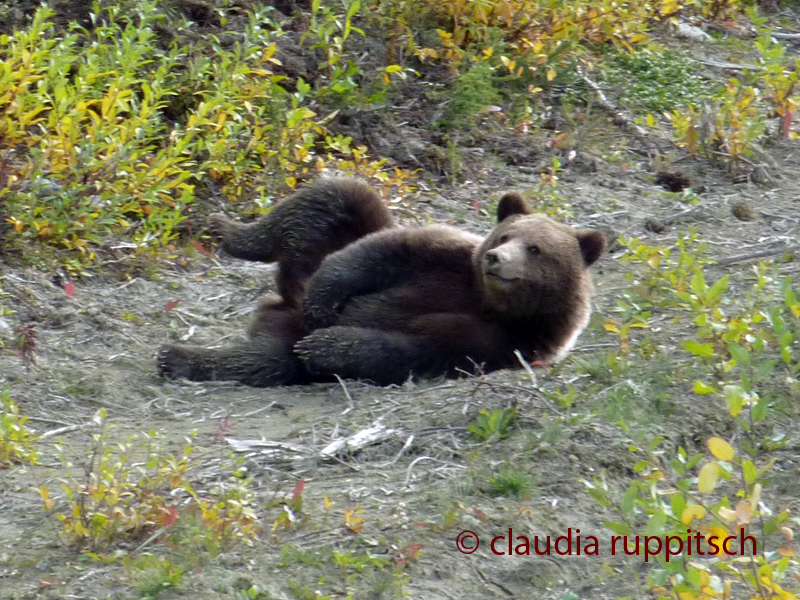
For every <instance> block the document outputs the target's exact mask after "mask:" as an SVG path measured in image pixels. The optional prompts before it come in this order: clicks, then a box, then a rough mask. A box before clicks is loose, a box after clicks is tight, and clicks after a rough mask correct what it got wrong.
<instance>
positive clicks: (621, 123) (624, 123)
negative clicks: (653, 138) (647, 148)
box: [578, 68, 649, 138]
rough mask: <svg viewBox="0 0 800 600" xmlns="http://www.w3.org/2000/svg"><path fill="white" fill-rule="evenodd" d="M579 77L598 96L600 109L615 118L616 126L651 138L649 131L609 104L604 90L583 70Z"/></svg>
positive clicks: (579, 71)
mask: <svg viewBox="0 0 800 600" xmlns="http://www.w3.org/2000/svg"><path fill="white" fill-rule="evenodd" d="M578 75H579V76H580V78H581V79H582V80H583V83H585V84H586V85H587V86H588V87H589V88H591V90H592V91H593V92H594V93H595V94H597V100H598V102H597V103H598V104H599V105H600V108H602V109H603V110H604V111H606V112H607V113H609V114H610V115H611V116H612V117H614V119H613V123H614V125H616V126H618V127H623V128H625V129H627V130H629V131H631V132H632V133H634V134H636V135H637V136H639V137H642V138H649V136H648V134H647V131H645V130H644V129H643V128H642V127H639V126H638V125H637V124H636V123H634V122H633V119H632V118H631V117H630V116H628V115H626V114H625V113H623V112H622V111H621V110H619V109H618V108H617V107H616V106H614V105H613V104H612V103H611V102H609V100H608V98H607V97H606V95H605V94H604V93H603V90H601V89H600V86H599V85H597V84H596V83H595V82H594V81H592V80H591V79H589V77H588V76H587V75H586V74H585V73H584V72H583V69H580V68H579V69H578Z"/></svg>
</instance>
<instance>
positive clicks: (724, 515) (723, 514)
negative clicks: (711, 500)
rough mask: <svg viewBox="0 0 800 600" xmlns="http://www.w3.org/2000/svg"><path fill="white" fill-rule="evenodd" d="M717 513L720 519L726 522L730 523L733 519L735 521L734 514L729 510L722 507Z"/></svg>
mask: <svg viewBox="0 0 800 600" xmlns="http://www.w3.org/2000/svg"><path fill="white" fill-rule="evenodd" d="M717 512H718V513H719V516H720V518H721V519H724V520H726V521H728V522H731V521H733V520H734V519H736V512H735V511H732V510H731V509H730V508H726V507H724V506H722V507H720V509H719V510H718V511H717Z"/></svg>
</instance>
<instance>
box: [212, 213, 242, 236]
mask: <svg viewBox="0 0 800 600" xmlns="http://www.w3.org/2000/svg"><path fill="white" fill-rule="evenodd" d="M235 226H236V222H235V221H233V220H231V219H230V218H229V217H228V216H227V215H226V214H225V213H221V212H215V213H211V214H210V215H208V218H207V219H206V230H207V231H208V234H209V235H210V236H211V237H212V238H214V239H215V240H217V241H219V240H224V239H225V238H226V237H227V236H228V234H229V233H230V231H231V229H233V228H234V227H235Z"/></svg>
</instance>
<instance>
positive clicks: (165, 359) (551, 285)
mask: <svg viewBox="0 0 800 600" xmlns="http://www.w3.org/2000/svg"><path fill="white" fill-rule="evenodd" d="M497 221H498V224H497V226H496V227H495V229H494V230H493V231H492V232H491V233H490V234H489V235H488V236H487V237H485V238H481V237H479V236H476V235H473V234H470V233H466V232H464V231H461V230H459V229H457V228H454V227H449V226H443V225H428V226H422V227H398V226H396V225H395V224H394V223H393V220H392V218H391V215H390V213H389V211H388V210H387V209H386V207H385V205H384V204H383V202H382V201H381V200H380V199H379V198H378V196H377V195H375V194H374V193H373V192H371V191H370V190H369V189H368V188H367V187H366V186H364V185H363V184H360V183H357V182H355V181H352V180H327V181H326V180H323V181H322V182H320V183H317V184H315V185H314V186H312V187H310V188H308V189H306V190H304V191H302V192H299V193H297V194H295V195H294V196H292V197H290V198H288V199H286V200H284V201H283V202H281V203H279V204H278V205H277V206H276V207H275V209H274V210H272V211H271V212H270V213H269V214H268V215H267V216H266V217H264V218H263V219H261V220H260V221H258V222H256V223H254V224H253V225H249V226H242V225H238V224H236V223H234V222H233V221H230V220H229V219H227V217H224V216H220V215H214V216H212V217H211V218H210V225H211V228H212V230H215V231H216V232H217V233H218V234H219V235H221V237H222V247H223V248H224V249H226V250H227V251H228V252H229V253H231V254H233V255H234V256H238V257H242V258H247V259H250V260H260V261H265V262H270V261H277V262H278V281H279V290H280V292H281V297H280V298H274V299H268V300H265V301H262V303H261V305H260V306H259V308H258V309H257V311H256V316H255V319H254V321H253V324H252V325H251V327H250V330H249V339H248V340H247V341H246V342H242V343H240V344H238V345H236V346H232V347H228V348H222V349H205V348H199V347H191V346H180V345H167V346H164V347H163V348H162V350H161V351H160V353H159V371H160V373H161V375H163V376H165V377H168V378H180V377H184V378H187V379H192V380H196V381H203V380H236V381H239V382H241V383H244V384H246V385H251V386H274V385H290V384H300V383H307V382H310V381H326V380H331V379H332V378H333V377H334V376H337V375H338V376H340V377H343V378H350V379H362V380H366V381H370V382H373V383H376V384H378V385H389V384H399V383H402V382H404V381H405V380H406V379H408V378H409V376H414V377H429V376H437V375H446V376H455V375H457V374H458V373H460V372H475V371H477V370H480V371H482V372H489V371H493V370H496V369H502V368H513V367H518V366H519V361H518V359H517V357H516V355H515V350H519V351H520V352H521V353H522V356H523V357H524V358H525V360H527V361H553V360H558V359H560V358H562V357H563V356H564V355H565V354H566V353H567V352H568V351H569V349H570V348H571V347H572V345H573V344H574V342H575V340H576V338H577V336H578V334H579V333H580V332H581V331H582V330H583V328H584V327H585V326H586V324H587V322H588V320H589V313H590V305H589V299H590V296H591V292H592V284H591V279H590V275H589V270H588V269H589V267H590V266H591V265H592V264H594V263H595V262H596V261H597V260H598V259H599V258H600V256H601V255H602V253H603V251H604V249H605V238H604V236H603V234H602V233H600V232H597V231H580V230H575V229H573V228H571V227H569V226H567V225H563V224H560V223H557V222H555V221H553V220H551V219H550V218H548V217H546V216H544V215H539V214H530V211H529V210H528V208H527V206H526V205H525V202H524V200H523V198H522V196H520V195H519V194H517V193H514V192H510V193H507V194H505V195H504V196H503V197H502V198H501V200H500V202H499V204H498V207H497Z"/></svg>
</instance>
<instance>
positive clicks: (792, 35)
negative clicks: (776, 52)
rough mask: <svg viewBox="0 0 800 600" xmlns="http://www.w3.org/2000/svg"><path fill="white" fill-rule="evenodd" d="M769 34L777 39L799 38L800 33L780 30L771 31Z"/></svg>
mask: <svg viewBox="0 0 800 600" xmlns="http://www.w3.org/2000/svg"><path fill="white" fill-rule="evenodd" d="M769 35H770V37H774V38H775V39H778V40H800V33H781V32H780V31H773V32H772V33H770V34H769Z"/></svg>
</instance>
